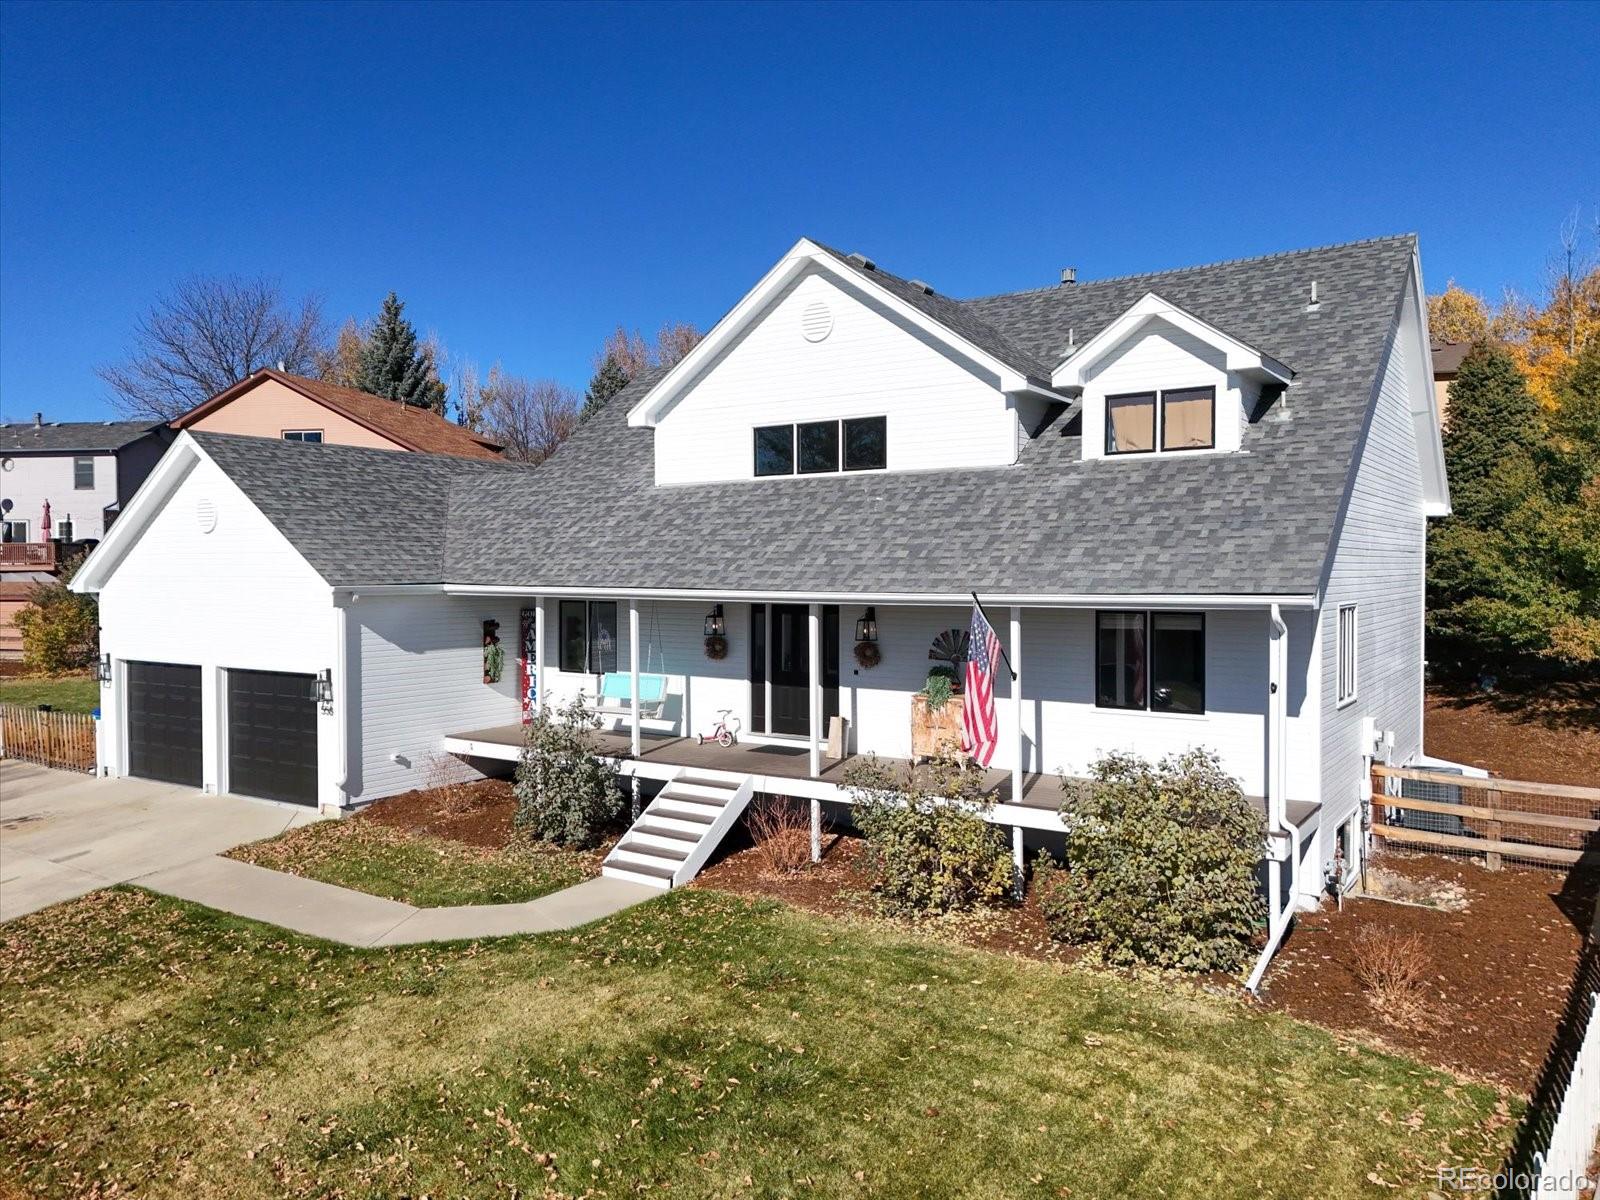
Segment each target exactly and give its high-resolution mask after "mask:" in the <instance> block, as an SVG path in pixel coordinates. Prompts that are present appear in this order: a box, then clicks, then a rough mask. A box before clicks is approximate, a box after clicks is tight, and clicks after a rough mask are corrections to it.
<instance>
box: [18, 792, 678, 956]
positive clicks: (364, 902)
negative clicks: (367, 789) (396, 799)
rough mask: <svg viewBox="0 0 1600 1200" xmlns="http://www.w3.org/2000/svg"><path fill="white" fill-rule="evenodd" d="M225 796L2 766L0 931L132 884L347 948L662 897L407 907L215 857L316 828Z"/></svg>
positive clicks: (578, 917)
mask: <svg viewBox="0 0 1600 1200" xmlns="http://www.w3.org/2000/svg"><path fill="white" fill-rule="evenodd" d="M316 819H317V817H316V814H315V813H312V812H309V811H296V810H290V809H287V808H285V807H283V806H280V805H274V804H267V803H263V802H261V801H258V800H249V799H245V798H241V797H236V796H207V795H205V794H203V793H201V792H197V791H195V790H194V789H192V788H183V787H175V786H172V785H169V784H161V783H151V782H148V781H145V780H140V779H96V778H94V777H93V776H90V775H78V774H74V773H72V772H69V771H53V770H50V769H49V768H46V767H36V766H33V765H32V764H30V763H19V762H15V761H12V760H4V761H0V921H8V920H10V919H11V918H13V917H18V916H21V915H22V914H23V913H28V912H34V911H36V910H38V909H41V908H44V907H45V906H46V905H50V904H55V903H57V902H58V901H61V900H68V899H71V898H72V897H74V896H81V895H83V894H84V893H85V892H91V891H93V890H95V889H96V888H102V887H108V886H110V885H111V884H113V883H132V884H136V885H137V886H139V887H143V888H149V889H150V890H151V891H154V892H161V893H163V894H165V895H168V896H176V897H177V898H178V899H180V900H190V901H193V902H194V903H196V904H204V905H206V906H207V907H208V908H215V909H220V910H221V911H223V912H226V913H232V914H233V915H234V916H238V917H248V918H249V919H251V920H253V921H264V922H266V923H267V924H270V925H278V926H281V927H282V928H284V929H291V930H294V931H295V932H296V933H305V934H310V935H311V936H312V937H320V938H326V939H328V940H329V941H334V942H343V943H344V944H345V945H347V946H405V945H414V944H416V943H419V942H443V941H455V940H458V939H461V938H484V937H502V936H505V935H507V934H515V933H547V932H550V931H552V930H557V929H572V928H575V927H576V926H579V925H587V924H588V923H589V922H590V921H598V920H600V919H601V918H602V917H609V916H610V915H611V914H612V913H615V912H621V911H622V910H623V909H625V908H629V907H631V906H633V905H635V904H638V903H640V902H641V901H644V900H648V899H650V898H651V897H652V896H659V895H660V894H661V893H660V891H658V890H657V889H655V888H651V887H645V886H643V885H642V884H636V883H627V882H624V881H622V880H619V879H591V880H588V881H587V882H585V883H580V884H578V885H577V886H576V887H570V888H566V889H564V890H562V891H559V892H555V893H552V894H551V895H548V896H541V897H539V899H537V900H529V901H527V902H525V903H523V904H474V905H465V906H462V907H457V908H417V907H416V906H414V905H411V904H402V903H400V902H399V901H397V900H385V899H384V898H383V897H381V896H371V895H368V894H367V893H365V892H357V891H352V890H351V889H349V888H342V887H336V886H334V885H333V884H331V883H320V882H318V881H317V880H315V879H302V878H300V877H299V876H297V875H286V874H284V873H283V872H281V871H272V870H268V869H267V868H265V867H258V866H254V865H252V864H250V863H242V862H236V861H235V860H233V859H231V858H222V857H220V855H221V854H222V853H223V852H224V851H227V850H231V849H232V848H233V847H234V846H239V845H243V844H244V843H246V842H254V841H259V840H260V839H262V838H268V837H275V836H276V835H278V834H280V833H282V832H283V831H284V830H286V829H288V828H290V827H291V826H294V825H302V824H305V823H306V822H308V821H313V820H316Z"/></svg>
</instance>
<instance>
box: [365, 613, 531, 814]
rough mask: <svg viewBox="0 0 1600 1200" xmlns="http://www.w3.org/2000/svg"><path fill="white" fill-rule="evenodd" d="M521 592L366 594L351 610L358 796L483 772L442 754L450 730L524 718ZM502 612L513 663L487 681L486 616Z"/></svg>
mask: <svg viewBox="0 0 1600 1200" xmlns="http://www.w3.org/2000/svg"><path fill="white" fill-rule="evenodd" d="M520 607H521V606H520V605H519V604H518V602H517V601H515V600H510V599H498V598H483V599H463V598H458V597H453V596H441V595H419V596H361V597H360V598H359V599H358V600H357V601H356V602H355V603H354V604H353V605H352V606H351V607H350V609H349V612H348V615H347V617H346V620H347V622H348V625H349V636H350V637H351V639H352V645H353V646H354V647H355V648H356V649H357V651H358V652H357V653H356V654H354V655H352V656H351V659H350V663H349V665H350V668H351V679H350V682H349V684H348V687H349V690H350V692H351V698H352V702H353V703H354V704H356V705H358V706H359V712H360V727H359V729H356V728H354V727H353V728H352V730H351V736H352V739H353V740H352V744H351V746H350V763H351V769H350V779H349V783H348V791H349V793H350V797H351V800H352V801H354V802H357V803H365V802H366V801H369V800H376V799H379V798H380V797H383V796H392V795H395V794H396V793H398V792H405V791H410V790H411V789H412V788H418V787H426V786H428V785H429V784H431V783H436V782H438V781H439V778H438V774H439V770H440V769H441V768H442V770H443V771H444V773H445V774H446V775H447V776H448V777H450V778H454V779H465V778H473V777H476V776H477V774H478V773H477V772H476V771H474V770H472V769H471V768H470V767H469V766H467V765H466V764H464V763H462V762H460V761H459V760H457V759H455V758H452V757H450V756H448V755H444V754H443V753H442V752H441V751H440V749H439V739H440V738H441V737H443V736H444V735H445V734H446V733H458V732H461V731H464V730H470V729H481V728H487V727H489V726H493V725H505V724H509V723H511V722H514V721H517V720H519V719H520V715H521V702H520V700H519V699H518V695H517V686H518V685H517V639H518V621H519V617H518V611H519V609H520ZM488 620H494V621H499V622H500V645H501V647H502V648H503V649H504V650H505V656H506V658H505V670H504V672H503V673H502V675H501V679H500V682H499V683H495V684H487V683H484V682H483V622H484V621H488Z"/></svg>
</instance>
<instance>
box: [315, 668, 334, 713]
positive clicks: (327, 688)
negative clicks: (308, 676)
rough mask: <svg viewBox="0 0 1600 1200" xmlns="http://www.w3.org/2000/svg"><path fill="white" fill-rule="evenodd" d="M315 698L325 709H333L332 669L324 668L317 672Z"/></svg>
mask: <svg viewBox="0 0 1600 1200" xmlns="http://www.w3.org/2000/svg"><path fill="white" fill-rule="evenodd" d="M315 698H316V701H317V703H318V704H320V705H322V707H323V708H325V709H330V710H331V709H332V708H333V671H332V670H331V669H330V668H327V667H324V668H323V669H322V670H320V671H318V672H317V684H316V689H315Z"/></svg>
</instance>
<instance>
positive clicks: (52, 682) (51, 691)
mask: <svg viewBox="0 0 1600 1200" xmlns="http://www.w3.org/2000/svg"><path fill="white" fill-rule="evenodd" d="M0 704H20V705H22V706H24V707H25V708H33V707H35V706H37V705H40V704H48V705H51V706H52V707H53V708H55V709H56V710H57V711H58V712H93V711H94V710H95V709H97V708H99V707H100V683H99V681H98V680H96V679H93V678H86V677H84V676H82V675H70V676H67V677H65V678H62V679H48V678H45V677H43V676H37V677H29V678H24V679H0Z"/></svg>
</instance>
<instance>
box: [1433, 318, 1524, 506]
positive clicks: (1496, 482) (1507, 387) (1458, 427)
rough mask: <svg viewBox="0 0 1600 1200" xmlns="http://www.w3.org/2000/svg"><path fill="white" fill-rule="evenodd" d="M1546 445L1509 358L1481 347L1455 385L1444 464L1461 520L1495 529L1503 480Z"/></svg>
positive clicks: (1491, 347)
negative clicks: (1532, 453)
mask: <svg viewBox="0 0 1600 1200" xmlns="http://www.w3.org/2000/svg"><path fill="white" fill-rule="evenodd" d="M1542 441H1543V437H1542V430H1541V428H1540V415H1539V406H1538V404H1537V403H1536V402H1535V400H1534V399H1533V397H1532V395H1530V394H1529V392H1528V385H1527V381H1526V380H1525V379H1524V378H1523V376H1522V372H1521V371H1519V370H1517V364H1516V363H1515V361H1513V359H1512V358H1511V356H1510V355H1509V354H1507V353H1506V352H1505V351H1504V350H1503V349H1501V348H1500V347H1498V346H1496V345H1493V344H1491V343H1489V342H1477V343H1475V344H1474V345H1473V347H1472V349H1471V350H1470V351H1468V353H1467V356H1466V357H1465V358H1464V359H1462V360H1461V367H1460V370H1458V371H1457V373H1456V378H1455V382H1454V383H1452V384H1451V385H1450V427H1449V428H1448V429H1447V430H1445V434H1444V461H1445V468H1446V470H1447V471H1448V472H1449V479H1450V494H1451V500H1452V503H1453V507H1454V509H1455V515H1456V518H1457V519H1459V520H1462V521H1465V522H1467V523H1468V524H1471V525H1475V526H1480V527H1481V526H1483V525H1484V524H1485V523H1492V520H1493V515H1494V513H1495V512H1497V511H1500V510H1501V509H1502V500H1503V492H1504V477H1505V476H1506V475H1507V474H1508V473H1511V472H1515V471H1516V470H1517V469H1518V468H1520V467H1521V465H1522V463H1521V461H1520V460H1523V459H1525V458H1526V457H1527V456H1528V455H1529V454H1530V453H1531V452H1532V451H1533V449H1534V448H1535V447H1536V446H1539V445H1540V444H1541V443H1542Z"/></svg>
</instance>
